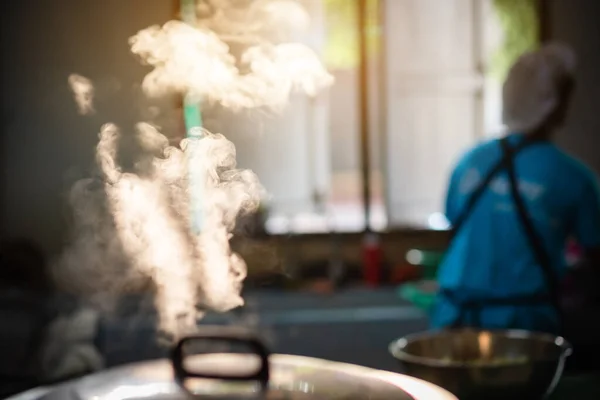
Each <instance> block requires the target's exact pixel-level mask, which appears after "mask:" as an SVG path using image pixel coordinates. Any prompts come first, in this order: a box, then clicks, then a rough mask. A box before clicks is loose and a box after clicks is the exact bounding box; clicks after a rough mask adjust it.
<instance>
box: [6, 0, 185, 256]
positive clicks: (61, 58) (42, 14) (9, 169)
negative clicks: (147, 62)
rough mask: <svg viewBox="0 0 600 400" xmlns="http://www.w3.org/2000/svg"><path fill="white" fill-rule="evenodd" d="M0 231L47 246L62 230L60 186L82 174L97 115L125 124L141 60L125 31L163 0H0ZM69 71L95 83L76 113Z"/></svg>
mask: <svg viewBox="0 0 600 400" xmlns="http://www.w3.org/2000/svg"><path fill="white" fill-rule="evenodd" d="M0 7H1V12H0V15H1V16H0V18H1V22H0V26H1V30H2V61H1V63H2V64H1V65H2V90H1V92H2V142H1V144H2V147H1V149H2V157H1V163H2V164H1V170H2V176H1V179H2V181H1V187H2V199H1V200H2V204H1V205H2V213H1V220H0V221H1V229H2V236H8V235H10V236H16V235H23V236H27V237H30V238H32V239H34V240H36V241H38V242H39V243H40V244H42V245H43V246H44V247H45V248H46V250H47V251H50V252H55V251H56V250H58V249H59V248H60V247H61V245H62V243H63V241H64V240H65V216H66V213H67V208H66V205H65V201H64V200H65V199H64V195H65V194H66V190H67V188H68V187H69V186H70V184H71V183H72V182H73V181H74V179H76V178H78V177H81V176H83V175H84V174H87V173H88V172H87V171H89V168H90V167H91V166H92V161H93V151H94V146H95V144H96V141H97V138H98V132H99V130H100V127H101V125H102V124H104V123H106V122H115V123H117V124H119V125H120V126H122V127H123V128H126V129H130V128H131V126H132V125H133V123H135V122H136V121H138V120H139V112H138V110H139V107H138V105H135V104H136V103H137V102H134V99H135V98H136V95H137V93H138V90H136V84H139V82H141V79H142V77H143V75H144V73H145V69H144V67H142V66H141V65H140V63H139V62H138V61H137V60H136V59H135V58H134V57H133V56H132V55H131V54H130V52H129V47H128V38H129V37H130V36H132V35H134V34H135V33H136V32H137V31H139V30H140V29H143V28H145V27H147V26H149V25H153V24H161V23H163V22H165V21H166V20H168V19H170V18H172V16H173V13H174V10H175V6H174V1H173V0H101V1H95V0H18V1H2V2H1V6H0ZM71 73H78V74H81V75H83V76H86V77H88V78H90V79H92V80H93V81H94V82H95V83H96V85H97V87H98V91H99V93H98V95H99V99H98V104H97V109H98V112H97V114H96V115H95V116H93V117H91V118H89V117H82V116H80V115H78V113H77V109H76V106H75V103H74V101H73V97H72V94H71V92H70V89H69V86H68V84H67V78H68V76H69V75H70V74H71Z"/></svg>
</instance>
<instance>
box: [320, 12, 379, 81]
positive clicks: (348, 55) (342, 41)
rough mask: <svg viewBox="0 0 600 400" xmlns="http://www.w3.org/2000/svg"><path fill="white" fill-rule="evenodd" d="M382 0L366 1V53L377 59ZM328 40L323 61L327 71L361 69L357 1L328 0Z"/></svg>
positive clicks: (326, 13)
mask: <svg viewBox="0 0 600 400" xmlns="http://www.w3.org/2000/svg"><path fill="white" fill-rule="evenodd" d="M379 3H380V0H368V1H367V26H366V37H367V52H368V55H369V57H376V56H377V55H378V54H379V50H380V47H381V44H380V38H381V30H382V29H381V24H380V21H379V15H378V14H379ZM324 6H325V19H326V26H327V39H326V40H327V41H326V43H325V50H324V54H323V56H324V61H325V65H326V66H327V68H328V69H333V70H347V69H355V68H358V64H359V51H358V44H359V40H358V39H359V36H358V33H359V32H358V29H357V26H358V21H357V7H358V2H357V1H355V0H325V1H324Z"/></svg>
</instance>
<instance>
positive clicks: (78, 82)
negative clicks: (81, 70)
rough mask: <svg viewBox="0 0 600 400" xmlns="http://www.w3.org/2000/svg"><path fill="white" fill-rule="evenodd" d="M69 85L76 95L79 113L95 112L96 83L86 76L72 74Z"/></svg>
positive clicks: (89, 113) (88, 113)
mask: <svg viewBox="0 0 600 400" xmlns="http://www.w3.org/2000/svg"><path fill="white" fill-rule="evenodd" d="M69 86H70V87H71V91H72V92H73V96H74V97H75V103H77V110H78V111H79V114H81V115H91V114H94V113H95V110H94V85H93V84H92V81H90V80H89V79H88V78H86V77H84V76H81V75H77V74H72V75H71V76H69Z"/></svg>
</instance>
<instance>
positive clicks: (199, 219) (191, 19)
mask: <svg viewBox="0 0 600 400" xmlns="http://www.w3.org/2000/svg"><path fill="white" fill-rule="evenodd" d="M181 19H182V20H183V21H184V22H185V23H187V24H190V25H195V24H196V1H195V0H181ZM183 118H184V120H185V128H186V136H187V137H188V138H190V139H193V140H201V139H202V134H201V130H200V129H199V128H202V113H201V111H200V104H199V102H198V101H195V100H193V99H190V97H189V96H186V97H185V98H184V104H183ZM195 145H197V143H195V144H194V146H192V147H191V148H190V151H191V152H194V151H196V146H195ZM193 158H194V157H193V154H192V159H193ZM188 167H189V180H190V196H191V209H192V211H191V212H192V217H191V218H192V229H193V230H194V232H195V233H200V232H201V231H202V225H203V220H204V213H203V210H202V197H203V196H202V195H203V192H202V189H203V184H204V173H203V171H200V170H197V169H196V168H194V166H193V165H189V166H188Z"/></svg>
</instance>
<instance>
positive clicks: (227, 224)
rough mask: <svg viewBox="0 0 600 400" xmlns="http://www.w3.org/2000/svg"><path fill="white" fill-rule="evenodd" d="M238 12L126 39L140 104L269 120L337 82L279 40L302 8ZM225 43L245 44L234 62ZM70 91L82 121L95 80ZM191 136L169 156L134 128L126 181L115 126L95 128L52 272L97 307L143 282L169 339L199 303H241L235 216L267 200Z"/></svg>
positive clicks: (260, 1)
mask: <svg viewBox="0 0 600 400" xmlns="http://www.w3.org/2000/svg"><path fill="white" fill-rule="evenodd" d="M234 3H239V1H233V0H212V1H206V0H205V1H201V2H199V3H198V5H199V7H201V6H202V7H204V9H203V10H200V11H201V12H204V14H205V15H204V17H203V18H201V19H200V21H199V22H198V25H197V26H191V25H188V24H184V23H182V22H179V21H170V22H168V23H166V24H165V25H164V26H162V27H159V26H154V27H150V28H147V29H145V30H142V31H140V32H139V33H138V34H137V35H135V36H134V37H132V38H131V40H130V44H131V51H132V52H133V53H134V54H136V55H138V56H139V57H140V59H141V60H142V61H143V62H145V63H146V64H148V65H150V66H152V67H153V69H152V70H151V72H150V73H149V74H148V75H147V76H146V77H145V78H144V81H143V85H142V87H143V89H144V91H145V93H146V95H147V96H149V97H159V96H163V95H167V94H172V93H181V94H183V95H186V96H189V97H188V98H195V99H197V100H202V101H207V102H211V103H217V104H220V105H222V106H224V107H227V108H230V109H233V110H242V109H256V108H261V109H269V110H274V111H277V110H280V109H282V108H283V107H285V106H286V105H287V103H288V100H289V97H290V94H292V92H294V91H299V92H301V93H304V94H306V95H316V94H317V93H318V92H319V91H320V90H321V89H323V88H325V87H327V86H329V85H330V84H331V83H332V82H333V79H332V77H331V75H330V74H329V73H328V72H327V71H326V70H325V69H324V67H323V65H322V64H321V62H320V61H319V59H318V57H317V56H316V54H315V53H314V52H313V51H312V50H311V49H310V48H308V47H306V46H304V45H302V44H300V43H294V42H285V41H283V40H284V39H285V38H288V39H289V38H290V37H291V36H293V35H292V33H293V32H290V29H291V30H298V29H301V28H302V29H304V28H305V27H306V26H305V25H306V18H307V16H306V14H305V13H304V14H303V13H302V12H300V11H298V10H302V9H301V8H300V6H299V3H297V2H295V1H291V0H256V1H254V2H251V4H252V5H251V6H246V8H245V9H244V8H242V9H240V8H239V7H235V6H234V5H233V4H234ZM207 6H208V8H206V7H207ZM294 10H295V11H294ZM249 15H253V16H254V17H252V18H253V19H252V21H253V22H252V23H249V22H250V20H248V16H249ZM277 15H279V16H280V17H281V19H282V21H283V23H280V24H279V25H276V24H275V22H274V21H275V20H276V18H275V17H276V16H277ZM283 15H286V16H287V17H286V18H283ZM261 18H262V19H261ZM285 28H288V30H287V31H286V29H285ZM286 32H287V33H286ZM268 37H272V38H273V37H276V39H272V40H271V41H269V40H268V39H267V38H268ZM275 41H276V42H277V43H275ZM231 42H236V43H237V45H238V47H240V46H239V45H240V44H242V46H241V47H242V48H241V51H240V53H239V54H240V55H239V57H235V56H234V55H233V53H234V51H232V50H231V49H230V47H229V45H228V44H227V43H231ZM69 84H70V85H71V88H72V90H73V92H74V94H75V100H76V102H77V105H78V108H79V110H80V112H82V114H89V113H91V112H93V109H94V108H93V101H92V100H93V93H94V91H93V86H92V85H91V81H90V80H88V79H86V78H83V77H81V76H79V75H73V76H72V77H71V78H70V79H69ZM198 130H199V131H198V132H192V133H194V134H192V135H190V138H188V139H184V140H183V141H182V142H181V143H180V146H179V147H173V146H170V145H169V141H168V139H167V138H166V137H165V136H164V135H163V134H161V133H160V132H159V130H158V129H157V128H156V127H155V126H154V125H152V124H150V123H139V124H138V125H137V126H136V139H137V142H138V143H139V144H140V145H141V147H142V149H143V155H142V156H141V157H140V158H139V159H138V161H137V163H136V164H135V168H134V170H133V171H130V172H125V171H124V169H123V168H122V167H121V166H120V165H119V161H118V145H119V142H120V138H121V133H120V131H119V128H118V127H117V126H115V125H113V124H106V125H105V126H103V127H102V129H101V132H100V135H99V141H98V144H97V147H96V166H97V174H96V176H94V177H92V178H88V179H83V180H80V181H78V182H76V183H75V184H74V185H73V187H72V189H71V191H70V193H69V202H70V205H71V208H72V210H73V237H72V240H71V244H70V246H69V247H68V248H67V250H66V251H65V252H64V253H63V255H62V257H61V258H60V259H59V260H58V262H57V263H56V266H55V269H54V270H55V273H56V274H55V275H56V277H57V279H58V280H59V282H60V283H61V284H62V286H63V287H64V288H67V289H70V290H71V291H75V292H78V293H82V294H86V295H87V296H89V297H92V298H95V299H98V300H100V301H101V302H103V303H105V304H106V303H107V301H112V300H115V299H118V297H119V296H120V295H121V294H123V293H128V292H136V291H139V290H140V289H142V290H143V289H146V286H147V285H148V284H149V282H150V286H151V287H152V289H153V290H154V294H155V304H156V307H157V310H158V312H159V317H160V325H161V326H160V327H161V328H162V330H164V331H166V332H168V333H170V334H172V335H173V336H179V335H181V334H184V333H185V331H187V330H189V329H193V328H194V327H195V322H196V319H197V317H198V316H199V312H198V307H199V306H200V308H201V309H213V310H217V311H226V310H229V309H231V308H234V307H237V306H240V305H242V304H243V299H242V298H241V296H240V291H241V288H242V283H243V280H244V278H245V276H246V265H245V263H244V261H243V260H242V259H241V258H240V257H239V256H238V255H236V254H234V253H233V252H232V251H231V249H230V246H229V239H230V236H231V232H232V231H233V228H234V227H235V222H236V218H237V217H238V215H239V214H240V213H243V212H251V211H253V210H255V209H256V208H257V207H258V205H259V202H260V200H261V198H262V197H263V195H264V190H263V188H262V186H261V185H260V183H259V181H258V179H257V177H256V176H255V174H253V173H252V172H251V171H248V170H241V169H238V168H237V166H236V150H235V147H234V145H233V143H231V142H230V141H229V140H227V139H226V138H225V137H224V136H223V135H220V134H212V133H210V132H208V131H206V130H202V129H201V128H198ZM198 210H200V214H201V227H200V229H199V230H198V229H197V228H198V227H197V226H196V220H195V217H196V215H195V213H196V212H198ZM145 285H146V286H145Z"/></svg>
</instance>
